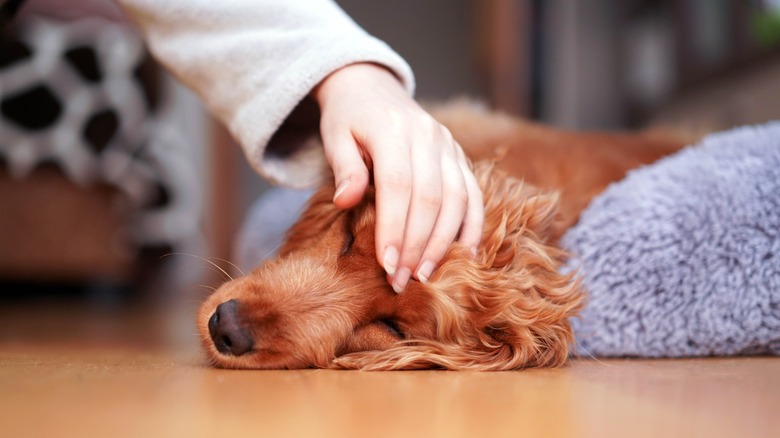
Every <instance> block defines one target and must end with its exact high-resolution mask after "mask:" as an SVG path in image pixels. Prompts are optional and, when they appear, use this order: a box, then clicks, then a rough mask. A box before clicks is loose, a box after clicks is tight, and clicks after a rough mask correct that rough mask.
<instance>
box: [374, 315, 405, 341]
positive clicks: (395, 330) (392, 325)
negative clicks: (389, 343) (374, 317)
mask: <svg viewBox="0 0 780 438" xmlns="http://www.w3.org/2000/svg"><path fill="white" fill-rule="evenodd" d="M378 322H379V323H380V324H382V325H384V326H385V327H386V328H387V331H389V332H390V333H391V334H392V335H393V336H395V337H396V338H398V339H403V338H405V337H406V336H405V335H404V332H402V331H401V329H400V328H399V327H398V323H397V322H395V321H393V320H392V319H380V320H379V321H378Z"/></svg>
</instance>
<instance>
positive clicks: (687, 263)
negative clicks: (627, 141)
mask: <svg viewBox="0 0 780 438" xmlns="http://www.w3.org/2000/svg"><path fill="white" fill-rule="evenodd" d="M563 242H564V246H565V247H566V248H567V249H568V250H569V251H571V252H572V253H574V254H575V255H576V257H577V258H576V259H575V260H573V262H572V264H570V267H571V268H579V269H580V272H581V275H582V278H583V281H584V284H585V286H586V288H587V290H588V292H589V302H588V304H587V306H586V308H585V310H584V311H583V313H582V316H581V318H579V319H576V320H575V321H574V324H575V332H576V339H577V343H578V350H579V353H580V354H587V355H590V354H592V355H595V356H642V357H681V356H707V355H737V354H775V355H777V354H780V122H774V123H770V124H767V125H763V126H755V127H744V128H739V129H735V130H732V131H728V132H723V133H719V134H714V135H711V136H708V137H707V138H705V139H704V140H703V141H702V142H701V143H700V144H698V145H696V146H694V147H691V148H688V149H685V150H683V151H681V152H679V153H677V154H675V155H673V156H671V157H667V158H666V159H663V160H661V161H659V162H657V163H655V164H653V165H651V166H646V167H644V168H641V169H637V170H635V171H633V172H631V173H630V174H629V175H628V176H627V177H626V178H625V179H624V180H622V181H620V182H618V183H615V184H613V185H612V186H611V187H610V188H609V189H608V190H607V191H605V192H604V193H602V194H601V195H600V196H598V197H597V198H596V199H595V200H594V201H593V202H592V203H591V205H590V206H589V207H588V208H587V209H586V211H585V212H584V213H583V215H582V217H581V220H580V222H579V224H577V226H575V227H574V228H572V229H571V230H569V232H568V233H567V234H566V235H565V236H564V241H563Z"/></svg>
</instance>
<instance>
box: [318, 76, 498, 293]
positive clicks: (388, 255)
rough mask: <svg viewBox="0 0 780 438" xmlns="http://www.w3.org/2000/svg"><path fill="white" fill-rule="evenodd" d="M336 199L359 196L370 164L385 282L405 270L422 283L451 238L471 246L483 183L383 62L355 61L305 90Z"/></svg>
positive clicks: (342, 203)
mask: <svg viewBox="0 0 780 438" xmlns="http://www.w3.org/2000/svg"><path fill="white" fill-rule="evenodd" d="M312 97H313V98H314V99H315V100H316V101H317V103H318V104H319V106H320V110H321V113H322V118H321V120H320V132H321V134H322V140H323V143H324V146H325V156H326V157H327V160H328V163H329V164H330V167H331V168H332V169H333V173H334V177H335V180H336V193H335V196H334V198H333V202H334V203H335V204H336V206H338V207H340V208H349V207H352V206H354V205H356V204H357V203H358V202H360V200H361V199H362V198H363V195H364V194H365V191H366V188H367V187H368V182H369V170H372V171H373V173H374V186H375V188H376V209H377V219H376V255H377V260H379V263H380V264H381V265H382V267H383V268H384V269H385V271H386V272H387V274H388V281H390V282H391V284H392V286H393V290H395V291H396V292H398V293H400V292H402V291H403V290H404V289H405V288H406V285H407V283H408V281H409V278H410V277H412V276H413V277H414V278H416V279H417V280H419V281H421V282H423V283H425V282H427V281H428V279H429V278H430V276H431V274H432V272H433V270H434V269H435V267H436V265H437V264H438V263H439V261H441V259H442V257H444V254H445V253H446V251H447V249H448V248H449V246H450V244H451V243H452V242H453V241H454V240H455V238H456V237H457V236H458V232H459V231H460V237H459V238H458V240H459V242H460V243H462V244H463V245H466V246H467V247H468V248H471V249H472V253H474V254H476V248H477V245H478V244H479V242H480V239H481V237H482V223H483V221H484V211H483V205H482V192H481V190H480V188H479V186H478V184H477V181H476V178H475V177H474V174H473V173H472V171H471V169H470V168H469V165H468V161H467V159H466V156H465V154H464V153H463V150H462V149H461V147H460V145H458V143H457V142H456V141H455V140H454V139H453V138H452V134H450V132H449V130H448V129H447V128H445V127H444V126H442V125H441V124H439V123H438V122H437V121H436V120H435V119H433V117H431V116H430V115H429V114H428V113H427V112H425V110H423V109H422V108H421V107H420V106H419V105H418V104H417V102H415V101H414V99H412V97H411V96H409V94H408V93H407V92H406V90H405V89H404V88H403V86H402V85H401V83H400V82H399V81H398V79H397V78H396V77H395V76H393V74H392V73H390V72H389V71H388V70H386V69H384V68H382V67H380V66H378V65H374V64H353V65H350V66H347V67H344V68H342V69H340V70H337V71H336V72H334V73H332V74H331V75H330V76H328V77H327V78H325V79H324V80H323V81H322V82H321V83H320V84H319V85H318V86H317V87H316V88H315V89H314V90H313V92H312Z"/></svg>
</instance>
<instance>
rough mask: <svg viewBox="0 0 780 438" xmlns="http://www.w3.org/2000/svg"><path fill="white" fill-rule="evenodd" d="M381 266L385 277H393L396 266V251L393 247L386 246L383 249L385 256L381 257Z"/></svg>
mask: <svg viewBox="0 0 780 438" xmlns="http://www.w3.org/2000/svg"><path fill="white" fill-rule="evenodd" d="M382 266H383V267H384V268H385V272H387V275H390V276H392V275H395V268H396V266H398V250H397V249H395V247H394V246H388V247H387V249H385V255H384V257H382Z"/></svg>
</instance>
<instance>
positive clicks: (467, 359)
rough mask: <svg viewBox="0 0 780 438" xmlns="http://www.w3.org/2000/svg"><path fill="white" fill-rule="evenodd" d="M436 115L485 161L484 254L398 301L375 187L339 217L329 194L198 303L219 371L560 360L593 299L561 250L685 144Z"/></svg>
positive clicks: (497, 118)
mask: <svg viewBox="0 0 780 438" xmlns="http://www.w3.org/2000/svg"><path fill="white" fill-rule="evenodd" d="M436 114H437V116H438V117H439V119H440V120H441V121H442V122H443V123H444V124H445V125H446V126H448V127H449V128H450V129H451V131H452V132H453V135H454V136H455V138H456V139H458V141H460V142H461V144H462V145H463V146H464V149H465V150H466V151H467V152H468V153H469V155H470V156H471V157H472V158H474V159H477V160H478V161H477V164H476V165H475V166H474V172H475V175H476V176H477V178H478V181H479V184H480V186H481V188H482V190H483V195H484V202H485V224H484V234H483V240H482V243H481V244H480V247H479V248H478V252H477V255H476V256H475V257H472V256H471V254H470V253H469V251H468V250H467V249H466V248H463V247H461V246H460V245H458V244H453V245H452V247H451V248H450V250H449V251H448V253H447V254H446V256H445V257H444V259H443V260H442V261H441V263H440V264H439V266H438V268H437V269H436V271H435V272H434V274H433V275H432V276H431V278H430V281H429V282H428V283H426V284H422V283H419V282H416V281H411V282H410V283H409V285H408V286H407V290H406V291H405V292H404V293H402V294H400V295H399V294H395V293H394V292H393V291H392V289H391V287H390V286H389V284H388V282H387V280H386V277H385V273H384V270H383V269H382V267H381V266H379V264H378V262H377V261H376V258H375V253H374V224H375V208H374V193H373V190H369V192H368V193H367V194H366V196H365V198H364V200H363V201H362V202H361V203H360V204H359V205H358V206H357V207H355V208H353V209H350V210H347V211H343V210H339V209H337V208H336V207H335V206H334V205H333V203H332V201H331V200H332V198H333V193H334V187H333V185H332V183H327V184H325V185H324V186H323V187H322V188H321V189H320V190H319V191H318V192H317V193H315V195H314V196H313V197H312V199H311V201H310V203H309V205H308V207H307V209H306V210H305V211H304V213H303V214H302V216H301V218H300V219H299V221H298V222H297V223H296V224H295V225H294V226H293V227H292V228H291V230H290V232H289V234H288V238H287V241H286V243H285V244H284V245H283V247H282V248H281V250H280V255H279V257H278V258H277V259H275V260H271V261H269V262H266V263H264V264H263V265H261V266H259V267H258V268H257V269H255V270H254V271H253V272H252V273H250V275H248V276H246V277H243V278H239V279H236V280H233V281H230V282H228V283H226V284H224V285H223V286H221V287H220V288H219V289H218V290H217V291H216V292H215V293H214V294H213V295H212V296H211V297H209V298H208V299H207V300H206V301H205V302H204V304H203V306H202V307H201V310H200V313H199V315H198V328H199V332H200V336H201V339H202V342H203V346H204V349H205V351H206V354H207V356H208V358H209V360H210V361H211V363H212V364H214V365H216V366H220V367H227V368H306V367H319V368H346V369H364V370H401V369H420V368H446V369H453V370H484V371H488V370H489V371H494V370H495V371H497V370H514V369H520V368H526V367H554V366H560V365H562V364H564V363H566V360H567V358H568V355H569V348H570V345H571V344H572V342H573V335H572V330H571V326H570V324H569V320H570V318H572V317H574V316H576V315H577V312H578V311H579V310H580V309H581V307H582V306H583V303H584V299H585V294H584V292H583V290H582V289H581V287H580V285H579V283H578V282H577V281H576V278H575V276H574V275H573V274H570V275H563V274H561V273H560V272H559V268H560V266H561V264H562V263H563V261H564V260H565V254H564V253H563V252H562V251H561V250H560V249H559V248H558V247H556V244H557V242H558V239H559V238H560V236H561V234H562V233H563V232H564V231H565V230H566V228H567V227H568V226H571V225H572V224H574V223H575V222H576V220H577V217H578V215H579V212H580V211H581V210H582V208H584V207H585V206H586V205H587V203H588V201H589V200H590V198H591V197H592V196H594V195H595V194H597V193H599V192H600V191H601V190H603V189H604V187H606V185H607V184H609V183H610V182H611V181H615V180H618V179H620V178H622V176H623V175H624V174H625V172H626V171H627V170H629V169H631V168H633V167H636V166H638V165H641V164H644V163H648V162H652V161H654V160H656V159H658V158H660V157H661V156H663V155H665V154H668V153H670V152H672V151H674V150H677V149H679V148H680V147H681V146H682V145H683V144H684V142H683V141H681V140H680V139H676V138H659V137H658V136H648V135H644V134H582V133H571V132H565V131H556V130H552V129H549V128H546V127H543V126H540V125H535V124H530V123H528V122H523V121H517V120H514V119H511V118H509V117H507V116H504V115H497V114H493V113H489V112H486V111H483V110H480V109H475V108H474V107H473V106H470V105H463V104H456V105H451V106H447V107H444V108H441V109H439V110H437V111H436ZM521 178H525V180H526V182H523V181H522V180H521ZM529 182H530V183H529ZM559 192H560V196H559V194H558V193H559ZM228 301H233V302H234V304H235V306H234V309H235V310H234V313H233V314H231V315H230V318H232V321H233V324H232V325H230V328H229V329H225V330H226V331H227V332H226V333H223V332H220V333H218V334H217V335H215V334H214V333H213V330H214V329H213V328H212V330H211V331H210V329H209V321H210V320H211V321H212V323H213V322H214V321H215V319H214V318H215V316H214V315H216V313H218V312H217V310H218V307H217V306H219V305H220V304H221V303H226V302H228ZM220 330H223V329H220ZM234 335H235V336H240V337H241V338H242V339H244V340H245V341H246V340H247V339H249V340H251V349H248V350H247V351H243V350H242V351H240V352H239V353H240V354H233V353H232V351H233V350H231V351H230V352H225V348H226V347H225V345H222V347H223V348H222V350H223V352H220V350H219V349H218V348H217V347H216V345H215V343H217V342H224V340H225V339H228V340H230V339H229V338H230V336H234Z"/></svg>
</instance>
